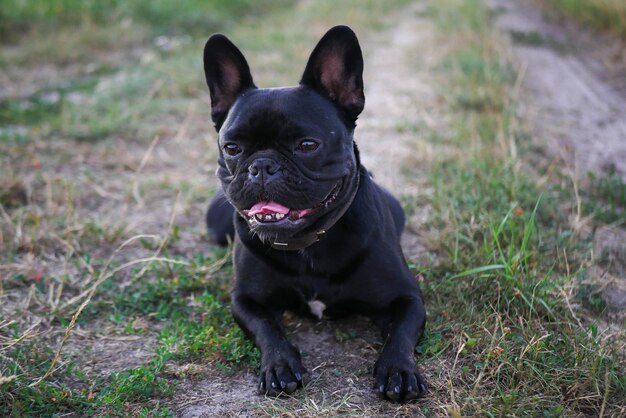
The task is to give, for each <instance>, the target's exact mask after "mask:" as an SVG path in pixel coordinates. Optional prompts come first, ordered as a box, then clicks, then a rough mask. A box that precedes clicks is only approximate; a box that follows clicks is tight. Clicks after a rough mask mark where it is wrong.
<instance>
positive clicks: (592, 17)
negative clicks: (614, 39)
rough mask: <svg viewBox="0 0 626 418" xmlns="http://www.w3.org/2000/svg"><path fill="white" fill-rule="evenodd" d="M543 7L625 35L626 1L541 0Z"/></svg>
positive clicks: (595, 26)
mask: <svg viewBox="0 0 626 418" xmlns="http://www.w3.org/2000/svg"><path fill="white" fill-rule="evenodd" d="M542 3H543V5H544V7H546V9H549V10H553V11H556V12H558V13H561V14H564V15H566V16H569V17H571V18H574V19H576V20H578V21H579V22H581V23H583V24H586V25H589V26H591V27H593V28H595V29H599V30H602V31H609V32H612V33H613V34H615V35H617V36H619V37H620V38H625V37H626V3H624V2H623V1H621V0H553V1H548V2H546V1H542Z"/></svg>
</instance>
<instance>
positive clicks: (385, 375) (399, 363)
mask: <svg viewBox="0 0 626 418" xmlns="http://www.w3.org/2000/svg"><path fill="white" fill-rule="evenodd" d="M393 305H394V306H393V308H392V315H391V316H390V317H389V319H391V323H388V322H387V321H384V319H386V318H384V317H382V318H380V319H382V320H379V321H376V322H377V323H378V324H379V326H380V327H381V331H382V332H383V335H385V334H387V333H388V336H387V338H386V340H385V345H384V347H383V351H382V353H381V354H380V356H379V357H378V360H377V361H376V364H375V366H374V379H375V383H374V388H375V389H377V390H378V391H379V392H380V393H381V394H383V395H385V396H387V397H388V398H389V399H391V400H393V401H408V400H411V399H415V398H417V397H418V396H419V395H421V394H422V392H424V391H426V382H425V380H424V378H423V377H422V376H421V374H420V372H419V370H418V368H417V366H416V365H415V357H414V354H413V353H414V351H415V346H416V345H417V342H418V340H419V339H420V337H421V336H422V333H423V331H424V324H425V322H426V311H425V309H424V305H423V304H422V301H421V299H420V298H419V297H418V296H410V297H402V298H398V299H397V300H395V301H394V303H393Z"/></svg>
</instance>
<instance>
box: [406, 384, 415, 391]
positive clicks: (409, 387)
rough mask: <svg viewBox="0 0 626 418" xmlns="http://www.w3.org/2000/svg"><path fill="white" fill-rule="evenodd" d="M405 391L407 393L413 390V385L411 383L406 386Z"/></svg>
mask: <svg viewBox="0 0 626 418" xmlns="http://www.w3.org/2000/svg"><path fill="white" fill-rule="evenodd" d="M406 391H407V393H411V392H413V386H411V385H409V386H407V388H406Z"/></svg>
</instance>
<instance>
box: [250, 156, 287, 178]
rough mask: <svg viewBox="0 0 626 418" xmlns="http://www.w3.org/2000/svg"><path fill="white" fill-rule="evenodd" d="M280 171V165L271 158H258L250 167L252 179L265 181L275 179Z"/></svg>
mask: <svg viewBox="0 0 626 418" xmlns="http://www.w3.org/2000/svg"><path fill="white" fill-rule="evenodd" d="M279 172H280V166H279V165H278V163H277V162H276V161H274V160H272V159H271V158H257V159H256V160H254V161H253V162H252V164H250V166H249V167H248V173H249V177H250V180H252V181H253V182H259V183H265V182H268V181H270V180H273V179H274V178H275V177H276V176H277V175H278V173H279Z"/></svg>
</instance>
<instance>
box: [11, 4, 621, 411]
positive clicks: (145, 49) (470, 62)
mask: <svg viewBox="0 0 626 418" xmlns="http://www.w3.org/2000/svg"><path fill="white" fill-rule="evenodd" d="M200 3H202V4H200ZM407 3H408V2H407V1H404V0H398V1H396V2H384V3H383V2H374V1H368V2H367V4H366V5H365V6H364V5H363V3H362V2H358V4H357V2H342V3H340V4H337V3H332V2H306V3H302V4H300V3H298V4H295V3H294V2H288V1H281V2H272V3H271V5H270V3H269V2H260V3H259V2H248V1H243V0H242V1H236V2H223V1H210V2H197V1H195V0H189V1H186V2H184V6H185V7H182V6H180V3H175V2H168V1H157V2H152V3H150V4H144V3H141V2H136V1H130V2H117V1H116V2H110V3H108V5H109V6H108V7H107V9H106V10H105V9H103V8H102V6H101V4H100V3H98V2H92V1H85V2H75V1H73V0H63V1H60V2H55V4H56V6H53V5H52V3H50V2H19V1H13V0H9V3H7V4H8V7H5V5H3V8H2V10H0V25H1V26H2V28H3V29H2V30H4V31H9V32H11V36H10V37H8V38H6V37H3V39H4V40H8V42H10V44H6V46H7V47H6V48H3V50H2V52H1V53H0V69H2V70H3V71H5V72H6V73H7V74H23V75H24V78H25V79H27V81H28V82H29V83H28V84H29V85H31V87H32V88H31V89H30V90H24V91H22V92H20V93H19V94H16V95H4V96H2V97H3V98H2V99H0V126H1V127H0V178H1V179H2V180H0V254H1V255H0V275H1V276H2V279H3V280H2V281H0V302H1V303H0V415H2V416H16V417H18V416H56V415H62V414H74V415H85V416H90V415H98V416H128V415H133V416H162V417H166V416H173V415H174V414H175V413H178V412H180V409H179V408H183V406H181V405H184V404H185V402H186V401H183V400H181V399H182V398H183V397H184V396H185V395H186V393H185V392H184V389H183V392H181V389H180V388H181V386H182V387H185V385H186V384H189V382H192V383H193V384H194V385H197V386H199V387H201V388H200V389H198V390H204V392H203V393H204V394H206V393H209V394H211V395H214V393H213V392H212V391H213V390H214V389H215V388H209V389H207V388H204V387H203V386H204V385H206V384H207V379H210V380H211V381H215V382H217V383H218V384H221V385H222V386H216V387H217V389H215V391H217V392H219V391H221V392H224V391H226V390H231V389H224V388H225V387H228V388H230V387H231V386H228V385H226V382H232V381H234V382H235V383H236V384H237V385H241V386H243V387H244V389H243V391H244V392H245V391H246V390H247V389H246V384H248V383H249V382H247V381H246V382H243V381H242V379H244V378H243V377H241V375H242V373H244V372H246V371H251V372H252V373H255V372H256V368H258V364H259V353H258V351H257V350H256V349H255V348H254V347H253V346H252V344H251V343H250V341H248V340H247V339H245V338H244V336H243V333H242V332H241V330H240V329H239V328H238V327H236V326H235V325H234V323H233V320H232V318H231V316H230V313H229V302H228V292H229V288H230V283H229V281H230V278H231V276H232V265H231V263H230V260H229V255H230V254H229V252H228V251H225V250H219V249H215V248H212V247H210V246H209V245H208V243H207V242H206V237H205V235H204V234H205V233H204V231H203V229H204V228H203V225H202V218H203V211H204V209H205V204H206V203H205V201H206V199H207V196H210V195H211V194H212V192H213V191H214V187H213V186H211V183H210V182H211V180H207V178H211V175H212V172H214V168H215V167H214V153H215V150H214V149H213V148H212V146H211V145H210V144H211V143H212V141H213V139H214V138H213V136H212V133H211V131H210V128H211V124H210V122H209V121H208V119H207V117H208V113H207V112H208V93H207V92H206V89H205V87H204V80H203V78H202V73H201V62H200V56H199V53H200V52H199V51H201V48H202V42H203V41H204V39H205V37H206V36H207V35H208V33H210V32H212V31H214V30H224V31H227V32H228V35H229V36H230V37H231V38H232V39H233V40H234V41H235V43H236V44H237V45H239V46H240V47H241V48H242V49H243V50H245V53H246V56H247V57H248V58H249V60H250V62H251V64H252V67H253V71H254V75H255V81H257V82H258V84H259V85H268V86H272V85H283V84H290V83H291V84H293V83H294V82H295V80H297V79H298V76H299V75H300V72H301V71H302V69H303V66H304V62H305V60H306V58H307V55H308V53H309V51H310V48H311V46H312V45H313V44H314V42H315V41H316V39H317V38H318V37H319V36H320V35H321V34H322V33H323V31H324V30H326V29H327V28H328V27H329V26H331V25H333V24H336V23H348V24H350V25H351V26H353V27H354V28H355V29H356V31H357V33H359V36H360V39H361V41H362V45H363V46H364V51H365V53H366V59H367V56H368V55H367V54H368V53H370V54H371V48H372V47H371V45H372V43H371V42H370V41H371V39H372V38H374V37H375V36H376V34H377V31H379V30H388V29H389V28H392V27H393V24H394V22H390V21H389V20H386V19H388V17H387V16H388V15H391V16H392V17H393V16H395V15H393V13H400V12H402V13H405V9H402V8H403V7H406V6H407ZM411 10H413V9H411ZM413 12H414V11H411V13H413ZM419 13H420V15H421V16H422V18H423V19H425V21H424V22H426V23H425V24H428V23H429V22H428V21H432V22H435V24H436V28H433V30H434V35H433V36H434V39H427V40H425V41H424V44H426V45H420V48H422V47H423V48H424V49H420V50H419V51H418V52H419V54H418V53H417V52H416V53H415V57H414V58H415V62H414V64H415V67H416V71H428V72H429V74H430V75H432V76H433V77H434V78H435V81H436V83H434V84H436V85H437V86H440V87H437V88H438V89H439V91H438V93H439V97H438V98H437V100H435V101H434V103H436V104H435V105H434V107H433V109H432V112H433V114H435V115H437V116H440V115H441V119H442V120H445V121H446V126H445V127H444V128H443V129H439V128H438V127H437V126H436V125H437V124H434V125H435V126H433V124H432V123H430V122H429V121H428V120H421V121H416V119H415V117H414V115H412V113H411V112H403V114H402V115H399V116H398V120H397V123H398V125H397V129H396V133H397V134H399V135H408V136H410V137H411V138H412V140H413V141H414V142H415V143H416V144H417V143H418V142H419V141H422V140H423V141H424V142H425V143H426V144H427V145H428V146H427V147H426V146H424V147H423V148H420V149H419V150H423V149H432V150H434V151H433V152H431V154H430V155H431V156H432V159H430V160H429V161H428V164H427V165H420V166H419V168H417V169H416V168H414V167H410V168H407V169H406V175H407V177H410V178H412V179H415V178H417V179H421V180H419V181H422V183H423V187H422V188H421V190H422V192H420V194H419V195H416V194H415V193H406V194H404V195H403V199H402V202H403V205H404V207H405V208H407V210H408V211H418V210H424V211H427V213H428V219H427V222H424V225H422V226H419V227H417V228H419V229H420V236H422V237H425V240H424V241H425V244H426V245H427V246H428V249H429V251H430V254H431V257H429V258H425V259H413V260H410V264H411V267H412V268H413V269H414V270H415V272H416V273H418V272H420V274H422V276H423V278H424V282H423V284H422V288H423V290H424V293H425V299H426V302H427V309H428V312H429V325H428V329H427V332H426V335H425V338H424V339H423V341H422V342H421V343H420V345H419V346H418V347H417V354H419V356H418V360H419V364H420V366H421V367H422V369H423V370H424V372H425V373H426V374H427V376H428V378H429V382H430V384H431V392H430V394H429V395H428V396H426V397H425V398H424V399H422V400H421V401H420V402H418V403H417V404H411V405H404V406H396V405H391V404H387V403H380V402H378V401H372V399H369V398H367V396H366V395H364V392H358V393H357V392H354V391H352V392H351V391H349V390H347V389H346V387H344V386H342V387H341V390H338V389H337V388H336V387H333V388H327V387H325V386H323V383H320V382H312V384H311V385H310V386H309V387H306V388H304V389H303V390H302V391H300V392H298V393H297V394H296V396H294V397H289V398H281V399H277V400H270V399H263V398H259V399H258V402H257V401H256V400H255V402H254V404H244V405H243V406H241V408H242V409H245V410H246V413H253V414H258V415H261V416H358V415H362V416H389V415H407V416H412V415H416V414H420V413H421V414H425V415H452V416H464V415H467V416H507V415H508V416H541V415H543V416H582V415H599V414H600V413H603V414H604V416H610V415H619V413H620V411H622V410H620V407H621V406H620V405H623V403H624V399H625V398H626V395H625V394H626V381H624V358H623V356H620V353H621V352H622V353H623V337H624V335H623V333H622V334H620V333H619V332H617V333H615V332H614V331H611V328H610V327H606V326H605V325H604V322H603V321H604V320H605V319H606V318H605V316H604V313H603V312H602V304H601V303H597V304H596V305H594V306H592V308H593V309H592V310H591V312H589V311H587V310H585V309H584V308H583V307H582V306H589V305H590V304H591V302H593V301H595V300H596V299H597V293H594V292H593V291H588V290H587V289H586V288H585V287H584V286H581V285H580V283H584V281H585V279H586V278H587V275H588V267H590V266H592V265H593V263H594V262H595V261H594V259H593V257H592V256H591V255H590V252H591V246H592V245H591V234H585V233H583V232H582V231H581V230H580V228H578V227H577V226H576V225H575V224H574V223H573V222H572V218H573V217H574V215H576V216H578V218H579V219H589V221H588V222H590V225H591V230H593V229H594V228H597V227H598V228H599V227H600V226H602V225H604V224H605V223H614V224H619V223H623V222H624V207H625V206H626V201H625V200H624V196H625V194H626V192H625V189H624V183H623V181H622V180H620V179H619V178H618V177H616V176H609V177H603V178H590V179H589V180H588V181H587V182H586V183H584V184H580V187H579V196H578V199H579V201H577V196H576V194H575V193H574V192H573V191H572V187H571V179H570V178H569V177H567V176H565V175H562V174H560V173H559V172H558V169H556V170H554V171H553V173H552V174H551V176H550V178H549V181H547V182H546V181H543V180H544V179H543V178H542V179H539V178H536V177H534V175H532V174H529V173H530V172H531V170H526V167H525V166H524V164H525V163H524V155H525V153H526V152H527V149H526V146H525V144H524V143H525V142H526V141H525V140H524V138H525V136H526V135H527V133H525V132H524V130H523V129H522V128H521V127H520V122H519V121H518V120H517V118H516V115H515V111H514V109H515V100H516V97H515V89H516V81H517V74H516V72H515V69H514V68H513V67H512V65H511V64H510V61H509V60H508V59H507V55H506V48H505V46H503V45H502V44H500V43H499V42H498V38H499V35H498V34H497V33H495V32H493V31H492V29H491V26H490V22H489V19H488V16H487V13H486V11H485V9H484V8H483V6H482V5H481V3H479V2H478V1H475V0H471V1H461V0H444V1H439V2H429V3H427V4H425V6H424V7H422V8H420V9H419ZM257 15H258V16H257ZM338 16H341V19H340V18H339V17H338ZM129 21H130V22H132V24H130V25H129V24H128V23H127V22H129ZM125 22H126V23H125ZM5 33H6V32H5ZM70 35H71V36H70ZM79 35H80V36H79ZM112 35H115V36H112ZM66 41H67V42H66ZM535 41H537V40H535V39H527V40H526V42H535ZM537 42H538V41H537ZM430 43H432V44H433V45H435V44H436V47H434V46H433V45H430ZM51 45H58V50H55V49H50V48H51ZM135 48H138V49H139V50H140V53H139V55H133V52H132V51H134V50H135ZM368 48H370V50H369V51H368ZM429 48H430V49H429ZM51 51H54V53H52V52H51ZM279 51H280V52H279ZM430 55H433V56H435V57H437V62H436V63H432V64H427V63H424V62H422V57H423V56H430ZM411 57H413V56H412V55H411V56H407V59H411ZM42 62H46V63H49V64H50V65H52V66H53V67H54V72H53V73H52V75H51V76H50V80H45V81H42V80H41V79H39V78H37V74H38V73H39V72H41V71H42V70H41V68H42V67H41V65H42ZM294 62H297V63H299V64H298V65H294ZM367 62H369V61H367ZM74 64H75V65H78V67H80V68H79V70H76V69H75V68H73V65H74ZM429 65H431V66H432V67H429ZM418 69H419V70H418ZM368 70H370V71H375V70H373V69H370V67H368V66H367V64H366V71H368ZM419 74H421V73H419ZM14 80H17V78H15V79H14ZM16 82H17V81H16ZM3 83H4V82H3ZM6 87H7V88H10V87H12V85H9V84H6ZM420 100H421V97H420ZM419 150H418V151H419ZM418 151H416V152H415V154H416V155H418V154H419V152H418ZM373 169H374V170H375V169H376V167H373ZM540 174H543V173H540ZM207 183H208V185H207ZM422 183H420V185H421V184H422ZM213 184H214V183H213ZM425 225H429V226H425ZM585 292H589V293H585ZM292 322H293V323H292ZM287 327H288V329H289V330H290V332H293V333H298V329H299V328H298V327H299V325H298V322H297V321H296V320H292V321H291V322H289V321H288V324H287ZM355 329H356V330H359V328H358V327H354V328H353V327H352V325H349V326H348V327H346V328H345V329H344V328H341V326H338V327H337V328H336V329H335V330H334V334H332V337H333V338H334V340H336V341H338V342H340V343H341V344H342V347H345V346H347V345H350V344H351V345H350V347H356V348H358V349H361V350H362V352H363V353H365V354H371V353H372V352H373V351H375V350H377V349H379V348H380V347H379V346H380V342H378V341H375V340H374V338H373V337H372V338H370V336H369V335H365V334H364V333H359V331H355ZM361 334H362V335H361ZM620 344H621V345H620ZM355 354H359V353H358V352H356V353H355ZM307 360H309V359H307V358H305V362H306V361H307ZM320 367H322V366H320ZM342 367H343V368H342ZM368 367H369V366H368V365H366V364H359V367H357V368H358V370H357V371H355V370H349V369H348V368H347V366H345V365H344V366H342V365H335V366H333V367H332V368H331V367H327V366H324V368H321V369H320V371H318V373H319V374H320V375H323V374H324V373H327V374H336V375H337V376H339V377H340V378H342V379H343V380H342V382H344V381H345V382H347V381H349V380H350V379H353V380H354V381H353V382H351V384H353V385H354V387H356V388H361V389H362V388H363V387H365V386H367V385H368V384H369V380H368V379H369V378H370V376H369V374H370V371H371V370H370V369H368ZM237 379H239V380H237ZM245 379H248V375H246V377H245ZM359 379H360V380H359ZM345 382H344V383H342V385H343V384H345ZM350 387H352V386H350ZM366 389H367V388H366ZM194 390H195V388H194ZM363 390H365V389H363ZM207 391H208V392H207ZM245 393H247V392H245ZM245 393H244V394H245ZM228 395H229V396H230V395H231V393H228ZM232 395H233V398H236V396H235V395H236V394H235V393H234V392H233V393H232ZM237 399H239V398H237ZM192 400H193V399H192ZM228 403H229V404H231V405H232V406H233V407H235V408H236V407H237V403H236V402H234V401H233V402H230V399H229V402H228ZM250 411H252V412H250Z"/></svg>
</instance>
